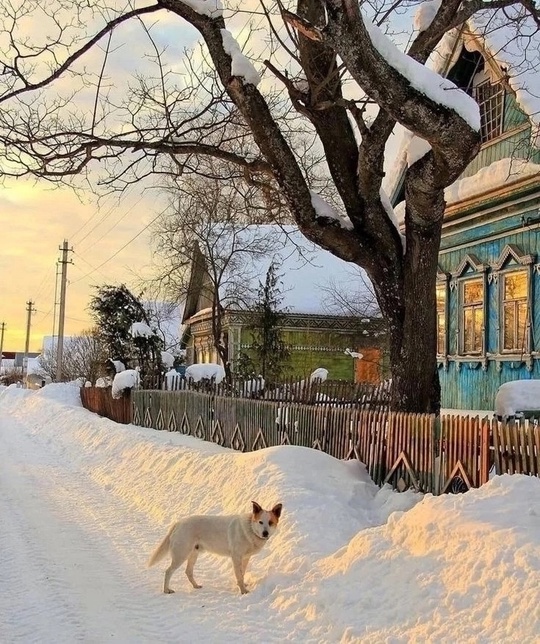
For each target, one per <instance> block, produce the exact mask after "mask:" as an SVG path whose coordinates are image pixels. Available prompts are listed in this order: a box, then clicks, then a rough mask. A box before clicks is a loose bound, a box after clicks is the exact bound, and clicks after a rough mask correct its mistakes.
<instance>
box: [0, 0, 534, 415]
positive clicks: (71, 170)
mask: <svg viewBox="0 0 540 644" xmlns="http://www.w3.org/2000/svg"><path fill="white" fill-rule="evenodd" d="M68 4H69V6H70V7H71V6H73V4H75V3H68ZM105 4H106V3H105ZM417 4H418V5H419V4H420V3H417V2H410V1H408V0H407V1H405V0H397V1H395V0H392V1H391V0H370V1H369V2H368V1H367V0H360V2H358V0H354V1H353V0H297V2H296V3H295V4H294V5H293V4H291V5H290V6H285V5H284V4H283V3H282V2H278V4H277V7H276V6H272V7H271V8H267V7H266V5H265V4H264V3H263V5H262V13H263V17H262V20H264V16H266V18H267V19H268V21H269V40H268V42H269V46H268V60H266V61H265V65H266V68H267V69H268V70H269V71H270V72H271V73H272V74H273V76H274V77H275V79H276V80H277V81H278V82H280V83H282V85H283V87H284V88H285V90H286V94H283V93H282V94H281V97H284V98H286V99H287V103H286V105H284V104H282V103H280V101H279V100H277V102H273V94H272V91H268V92H266V91H265V92H264V93H263V92H262V91H259V89H258V88H257V85H258V80H259V78H258V74H257V72H256V71H255V69H254V68H253V67H252V66H250V63H249V61H248V59H247V58H246V57H245V56H244V55H243V54H242V52H241V51H240V47H239V46H238V44H237V43H236V42H235V41H234V39H233V38H232V36H231V35H230V33H228V32H226V31H224V30H225V28H226V21H225V15H224V11H223V10H222V8H221V4H220V3H219V1H218V0H184V1H181V0H159V1H158V2H157V3H155V4H148V5H147V6H143V7H138V8H136V9H132V8H131V5H128V7H129V8H126V9H121V8H120V9H118V8H114V9H113V8H111V7H107V6H104V5H102V4H99V5H98V6H94V5H92V7H88V6H87V5H86V4H84V3H77V5H76V7H77V8H76V12H77V13H76V14H74V15H71V14H69V12H68V11H67V8H66V7H65V5H64V3H62V2H60V1H58V2H54V0H47V1H45V2H44V3H39V4H38V3H36V2H34V1H32V2H28V1H27V2H23V3H22V4H21V5H20V3H17V5H15V4H14V5H13V7H15V6H16V7H17V9H15V8H11V11H7V13H6V15H7V18H4V34H3V35H4V42H7V43H8V45H7V49H6V55H5V60H4V61H3V67H4V74H3V76H2V78H3V82H4V88H3V93H2V94H1V99H2V103H3V109H2V112H1V114H0V121H1V122H0V138H1V139H2V140H3V141H4V156H5V157H6V159H7V160H6V164H5V166H6V171H7V172H12V173H14V174H17V173H20V172H23V173H24V172H31V173H33V174H35V175H37V176H43V177H47V178H49V179H51V180H64V178H65V177H66V176H70V175H74V174H77V173H81V172H84V171H85V170H86V169H87V168H89V167H90V164H92V162H93V161H94V160H99V161H101V162H102V164H101V166H102V167H106V168H108V171H109V172H111V173H112V175H109V176H113V177H114V179H115V180H116V181H117V182H119V184H120V185H125V183H126V182H129V181H134V180H137V179H139V178H140V177H143V176H146V175H149V174H151V173H153V172H158V173H159V172H163V171H167V172H168V171H169V168H170V165H168V164H169V162H170V159H171V158H172V159H173V160H174V161H175V163H176V165H177V171H178V172H181V173H186V172H189V171H194V172H197V171H199V170H200V168H199V166H198V164H199V162H200V159H201V158H204V157H208V156H212V157H217V158H220V159H222V160H226V161H227V162H228V163H232V164H234V165H236V166H237V167H238V168H239V169H241V170H242V172H243V173H245V176H246V177H247V178H249V180H250V181H252V182H257V181H261V180H262V181H266V182H268V183H269V184H270V185H272V186H273V187H274V188H276V189H277V191H278V192H279V194H280V196H281V197H282V198H283V199H284V200H285V201H286V203H287V206H288V208H289V210H290V212H291V213H292V215H293V217H294V219H295V220H296V222H297V224H298V225H299V227H300V229H301V230H302V232H303V233H304V234H305V236H306V237H308V238H309V239H310V240H312V241H313V242H315V243H317V244H319V245H320V246H322V247H323V248H325V249H327V250H329V251H331V252H332V253H334V254H335V255H337V256H338V257H340V258H342V259H343V260H345V261H348V262H352V263H354V264H357V265H358V266H361V267H363V268H364V269H365V270H366V272H367V273H368V275H369V277H370V279H371V281H372V283H373V285H374V289H375V293H376V296H377V301H378V304H379V307H380V309H381V312H382V314H383V315H384V317H385V318H386V319H387V321H388V327H389V333H390V359H391V370H392V406H393V407H394V408H395V409H398V410H407V411H426V410H438V407H439V400H440V391H439V384H438V377H437V372H436V361H435V353H436V337H435V280H436V271H437V254H438V249H439V243H440V234H441V226H442V219H443V213H444V206H445V203H444V189H445V188H446V187H447V186H449V185H450V184H451V183H453V182H454V181H455V180H456V179H457V178H458V177H459V175H460V174H461V173H462V172H463V170H464V169H465V167H466V166H467V164H468V163H469V162H470V161H471V159H473V158H474V156H475V155H476V154H477V152H478V150H479V147H480V132H479V130H480V123H479V118H478V110H477V109H476V108H475V106H474V102H473V101H472V99H470V102H468V100H466V96H465V95H464V94H462V93H461V92H460V91H459V90H457V88H456V87H455V86H453V85H452V84H451V83H442V84H441V79H440V77H437V76H436V75H431V76H429V77H428V78H427V79H426V74H427V70H426V69H425V64H426V62H427V60H428V58H429V56H430V55H431V54H432V53H433V51H434V50H435V48H436V47H437V45H438V44H439V43H440V42H441V40H442V39H443V37H444V36H445V35H446V34H447V33H449V32H450V31H451V30H453V29H455V28H462V27H463V26H464V25H465V23H466V22H467V21H468V20H469V19H471V18H472V17H475V18H478V19H479V21H478V24H479V25H480V27H479V30H480V31H481V30H482V29H486V30H490V29H493V30H496V29H500V28H501V27H508V28H509V29H510V30H512V31H513V33H514V34H515V35H516V37H518V36H519V32H520V31H519V30H520V28H521V26H522V24H523V22H524V20H525V19H526V18H531V19H532V20H533V21H535V23H536V25H539V24H540V16H539V13H540V12H539V10H538V9H537V8H536V3H535V2H531V1H530V0H520V1H515V0H491V1H484V2H478V1H477V0H465V1H464V0H445V1H444V2H441V3H434V4H433V6H434V7H435V9H436V11H435V12H434V15H433V16H432V19H431V20H430V21H428V24H426V25H423V27H422V29H420V30H418V31H417V32H415V33H414V34H413V37H412V38H411V42H410V45H409V46H408V48H407V56H406V57H400V55H399V52H397V50H393V49H392V45H391V43H390V41H389V40H387V39H386V37H385V36H384V34H383V33H381V32H379V31H378V29H377V27H376V26H375V25H374V22H375V23H377V24H378V25H381V26H383V27H384V25H385V24H386V22H387V21H388V20H390V19H391V18H392V17H393V16H394V14H396V12H401V16H400V17H401V20H405V19H408V16H407V14H404V13H403V11H404V10H405V9H409V8H410V7H412V6H415V5H417ZM19 6H22V7H23V8H22V9H20V8H19ZM58 6H59V7H60V8H61V9H62V11H60V12H55V10H54V9H55V7H58ZM115 7H117V5H115ZM36 11H39V12H40V15H42V16H45V17H46V18H47V19H48V21H49V23H50V24H52V28H51V29H52V33H49V34H46V39H45V40H44V41H42V44H41V45H39V44H36V43H35V42H34V41H33V40H32V39H26V40H25V39H21V37H20V33H19V32H18V25H19V24H23V25H26V24H28V19H29V13H32V12H36ZM25 12H26V15H24V13H25ZM66 12H67V13H66ZM162 12H167V14H168V15H169V16H171V15H172V16H177V17H178V18H179V19H182V20H185V21H187V22H188V23H189V24H191V25H192V26H193V27H195V28H196V29H197V30H198V31H199V33H200V34H201V35H202V37H203V39H204V43H205V45H206V49H207V52H208V54H207V57H208V58H207V59H208V62H209V63H210V64H211V66H212V70H213V71H214V72H215V74H213V73H209V74H206V75H204V76H200V82H198V83H195V82H193V81H194V79H195V78H196V77H197V74H199V72H198V71H197V70H195V69H193V68H191V69H189V70H188V72H189V73H188V75H187V76H186V79H187V78H189V80H188V81H187V82H186V79H184V82H180V83H178V84H177V85H175V84H174V83H173V82H172V79H171V74H172V71H171V68H168V67H167V66H166V65H164V57H165V53H166V52H165V50H164V48H160V47H158V46H157V45H155V41H153V40H150V41H149V42H151V43H152V44H151V46H153V47H154V48H153V50H152V51H151V53H150V54H149V55H148V56H147V58H146V59H144V61H141V63H140V64H141V68H144V70H146V67H145V65H147V63H148V62H152V63H154V64H155V65H156V69H157V70H158V72H157V73H156V74H154V75H153V76H152V75H151V76H148V77H144V78H143V79H141V82H140V83H139V84H138V85H137V86H136V87H131V86H128V87H127V88H126V89H125V93H124V97H123V100H121V101H117V100H116V95H115V94H114V91H113V90H116V91H117V92H118V87H120V86H121V84H122V83H121V81H122V79H121V78H117V79H116V80H117V81H118V83H117V87H116V88H115V87H113V83H112V82H110V80H109V78H108V75H107V70H108V63H109V61H110V60H111V59H112V58H113V55H114V52H115V45H116V44H118V42H119V41H118V38H117V35H116V34H117V33H119V32H118V30H117V27H118V26H119V25H120V24H122V23H125V22H126V21H128V20H137V21H139V23H140V25H141V30H142V31H141V33H142V34H143V36H144V35H152V34H151V32H152V29H151V25H149V23H148V20H146V21H145V16H149V15H152V16H153V17H155V18H156V19H157V18H159V15H160V14H161V13H162ZM88 13H90V16H87V15H86V14H88ZM70 15H71V18H70V20H71V21H70V20H69V19H68V18H69V16H70ZM89 18H91V20H89ZM179 24H180V23H179ZM259 24H260V23H259ZM83 26H84V31H83V32H82V33H83V36H81V35H80V34H81V32H80V31H79V32H77V28H79V27H83ZM92 29H94V31H92ZM115 30H116V31H115ZM477 31H478V30H477ZM90 32H91V33H90ZM74 33H78V34H79V36H74ZM88 33H90V35H87V34H88ZM97 45H99V47H100V49H99V50H97V49H96V46H97ZM523 47H526V43H523ZM278 49H279V52H277V50H278ZM131 50H132V51H135V48H134V47H132V48H131ZM98 51H99V53H100V55H101V57H102V64H101V66H99V65H98V66H97V67H96V68H95V72H94V74H93V75H91V74H90V72H88V73H86V70H84V69H83V67H82V63H83V62H84V61H83V56H86V55H87V54H89V53H94V54H97V52H98ZM152 52H153V53H152ZM274 52H277V53H279V56H277V57H275V58H273V59H272V60H270V58H272V54H273V53H274ZM287 56H288V57H289V63H288V64H286V66H285V67H284V65H283V63H282V60H283V59H284V57H287ZM524 59H525V60H527V56H526V55H524ZM85 60H86V58H85ZM528 60H536V59H535V58H534V57H532V58H529V59H528ZM396 61H398V62H396ZM143 62H144V65H143ZM40 63H41V64H40ZM83 71H84V72H85V73H83ZM141 74H143V72H142V71H141ZM65 75H69V76H70V80H72V81H75V80H78V81H79V82H80V83H82V96H83V98H86V103H82V104H79V108H78V109H71V105H72V104H73V96H72V95H70V94H69V92H68V93H67V94H66V91H65V85H64V86H61V89H64V92H63V93H62V92H61V93H59V94H58V95H57V97H56V98H55V99H54V100H52V99H49V100H47V98H46V96H43V95H42V94H41V93H40V92H39V90H42V89H43V88H44V87H45V86H46V85H48V84H51V83H54V84H55V85H56V82H55V81H56V80H57V79H59V78H60V77H61V76H65ZM419 78H424V79H426V80H425V82H424V83H418V79H419ZM216 79H219V84H218V83H217V81H216ZM433 87H436V88H439V89H441V91H440V92H439V93H438V94H437V93H433V92H431V90H430V88H433ZM351 97H352V98H351ZM368 113H370V114H371V116H372V121H371V122H368V121H367V119H366V115H367V114H368ZM231 123H233V124H234V128H233V129H232V130H231V128H230V124H231ZM397 123H399V124H401V125H402V126H404V127H405V128H406V129H408V130H409V131H410V132H412V133H413V134H414V135H415V136H416V137H418V138H420V139H422V140H424V141H427V142H428V143H429V147H426V153H425V154H423V156H421V157H420V158H418V159H417V160H416V161H415V162H414V163H412V165H411V166H410V167H409V168H408V170H407V172H406V176H405V183H404V194H405V201H406V207H405V245H404V244H403V241H402V239H401V236H400V232H399V230H398V228H397V227H396V225H395V222H394V218H393V212H392V208H391V206H390V204H389V203H388V200H387V198H386V196H385V195H384V193H383V192H382V190H381V185H382V179H383V176H384V170H383V166H384V158H385V150H386V147H387V143H388V141H389V138H390V136H391V134H392V132H393V131H394V127H395V125H396V124H397ZM238 126H243V127H245V128H246V131H247V132H248V133H249V135H250V136H251V137H252V139H253V141H254V142H255V144H256V148H249V152H248V153H245V152H244V151H243V149H242V148H240V151H238V148H237V147H236V142H237V140H238ZM291 132H293V133H294V134H296V135H299V134H302V135H305V137H306V136H308V135H309V133H313V141H314V143H313V149H315V148H318V149H322V150H323V152H324V158H325V162H326V165H327V168H328V171H329V175H330V177H331V179H332V182H333V188H334V191H333V192H334V197H335V199H334V201H333V206H334V209H332V208H331V207H330V204H328V203H327V202H326V201H325V200H323V199H321V198H320V195H314V194H313V189H314V188H313V184H312V182H311V179H310V175H309V173H307V172H306V168H305V164H304V162H303V159H302V149H306V147H307V148H308V149H309V144H308V143H307V141H308V140H309V138H305V137H304V138H302V141H303V144H302V145H301V146H297V145H295V144H293V142H292V141H293V137H292V136H291ZM210 134H212V135H213V136H212V137H209V135H210ZM299 150H300V151H299ZM161 155H163V156H164V157H165V158H166V159H167V163H164V162H163V161H162V160H161V158H162V157H161ZM104 180H105V181H107V180H106V179H104ZM108 181H112V179H108ZM404 249H405V250H404Z"/></svg>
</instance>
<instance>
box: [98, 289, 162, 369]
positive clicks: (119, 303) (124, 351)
mask: <svg viewBox="0 0 540 644" xmlns="http://www.w3.org/2000/svg"><path fill="white" fill-rule="evenodd" d="M89 308H90V311H91V314H92V316H93V317H94V320H95V322H96V327H97V332H98V336H99V338H100V340H101V342H102V343H103V345H104V347H105V348H106V351H107V353H108V357H109V358H110V359H112V360H120V362H122V363H123V364H124V365H125V366H126V368H131V369H133V368H135V367H136V366H139V367H140V369H141V378H142V379H143V380H144V379H145V378H147V377H155V376H158V375H159V374H160V373H161V371H162V364H161V350H162V348H163V341H162V340H161V338H159V337H158V336H157V335H156V334H155V333H149V334H147V335H137V336H136V337H133V335H132V333H131V327H132V325H133V324H134V323H136V322H142V323H144V324H146V325H148V326H150V325H149V319H148V315H147V312H146V311H145V308H144V306H143V305H142V303H141V301H140V300H139V299H138V298H137V297H136V296H135V295H133V293H131V291H130V290H129V289H128V288H127V286H126V285H125V284H121V285H120V286H112V285H110V284H105V285H103V286H100V287H98V288H97V293H96V295H94V296H93V297H92V298H91V301H90V307H89Z"/></svg>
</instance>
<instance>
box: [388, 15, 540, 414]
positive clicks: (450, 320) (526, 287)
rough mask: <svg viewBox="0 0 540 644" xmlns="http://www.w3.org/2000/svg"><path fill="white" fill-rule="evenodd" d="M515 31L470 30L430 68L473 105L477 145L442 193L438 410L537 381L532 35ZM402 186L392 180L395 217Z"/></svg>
mask: <svg viewBox="0 0 540 644" xmlns="http://www.w3.org/2000/svg"><path fill="white" fill-rule="evenodd" d="M520 28H521V29H523V30H524V32H523V33H524V34H525V36H527V37H529V38H530V39H532V42H531V41H528V40H527V39H526V37H525V36H524V37H523V38H522V39H521V40H520V39H519V38H516V37H515V36H514V35H512V34H508V33H506V32H505V30H504V29H496V28H495V25H494V28H493V30H491V31H490V30H485V29H483V28H482V25H479V24H469V25H468V26H467V27H466V28H465V29H463V30H461V31H460V32H459V33H455V34H452V35H451V36H448V37H447V41H446V42H445V43H444V47H443V49H445V51H444V55H442V56H441V58H440V60H439V61H438V62H436V63H435V67H438V71H440V72H441V73H443V75H445V76H447V77H448V78H450V79H451V80H452V81H453V82H455V83H456V84H457V85H458V86H459V87H461V88H462V89H464V90H466V91H467V92H468V93H469V94H471V95H472V96H474V98H475V99H476V100H477V102H478V104H479V106H480V112H481V123H482V131H481V133H482V140H483V144H482V148H481V151H480V153H479V154H478V156H477V157H476V158H475V159H474V160H473V161H472V162H471V163H470V165H469V166H468V167H467V169H466V170H465V172H464V173H463V175H462V176H461V177H460V179H459V180H458V181H457V182H456V183H455V184H454V185H452V186H450V188H449V189H447V191H446V194H445V197H446V203H447V207H446V211H445V218H444V223H443V230H442V241H441V249H440V255H439V269H440V270H439V276H438V282H437V329H438V367H439V375H440V380H441V388H442V405H443V407H446V408H461V409H493V404H494V399H495V394H496V391H497V388H498V387H499V385H501V384H502V383H504V382H507V381H510V380H519V379H525V378H540V264H539V263H538V262H539V261H540V259H539V254H540V209H539V207H540V149H539V148H540V130H539V123H540V100H539V97H540V74H539V73H538V69H540V54H539V52H540V37H539V35H538V32H537V30H536V29H535V27H534V25H530V33H528V32H527V25H521V26H520ZM525 47H527V48H529V49H528V52H529V53H528V55H527V56H526V55H525V54H524V52H525ZM396 176H397V177H398V176H399V172H398V173H397V174H396ZM401 190H402V188H401V186H400V183H399V181H397V182H396V185H395V186H394V192H393V201H394V203H395V204H398V205H397V206H396V209H397V211H398V214H399V209H400V206H399V203H400V202H401V201H402V199H403V195H402V194H400V191H401Z"/></svg>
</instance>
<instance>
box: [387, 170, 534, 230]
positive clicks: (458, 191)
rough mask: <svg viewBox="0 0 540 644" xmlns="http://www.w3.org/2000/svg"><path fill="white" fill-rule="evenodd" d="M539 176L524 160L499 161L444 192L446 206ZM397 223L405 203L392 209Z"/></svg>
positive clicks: (460, 180) (403, 212) (456, 182)
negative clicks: (526, 178) (525, 178)
mask: <svg viewBox="0 0 540 644" xmlns="http://www.w3.org/2000/svg"><path fill="white" fill-rule="evenodd" d="M534 176H540V165H539V164H537V163H532V162H531V161H527V160H526V159H500V160H499V161H494V162H493V163H491V164H490V165H488V166H486V167H485V168H480V170H478V172H477V173H476V174H474V175H473V176H472V177H465V178H463V179H458V180H457V181H454V183H453V184H452V185H450V186H448V188H446V190H445V191H444V198H445V200H446V205H447V206H449V205H452V204H454V203H458V202H460V201H465V199H470V198H472V197H478V196H480V195H482V194H487V193H489V192H490V191H491V190H495V189H496V188H499V187H500V186H502V185H505V186H508V185H510V184H511V183H512V182H515V181H518V180H519V181H520V180H521V179H523V178H524V177H534ZM394 212H395V214H396V218H397V220H398V222H399V223H400V225H401V224H403V222H404V221H405V202H404V201H401V202H400V203H398V204H397V205H396V206H395V207H394Z"/></svg>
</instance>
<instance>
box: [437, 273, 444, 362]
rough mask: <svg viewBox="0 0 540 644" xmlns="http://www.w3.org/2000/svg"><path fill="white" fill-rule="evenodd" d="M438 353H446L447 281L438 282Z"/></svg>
mask: <svg viewBox="0 0 540 644" xmlns="http://www.w3.org/2000/svg"><path fill="white" fill-rule="evenodd" d="M436 298H437V355H440V356H442V355H444V354H445V353H446V282H444V283H442V282H441V283H440V284H437V287H436Z"/></svg>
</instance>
